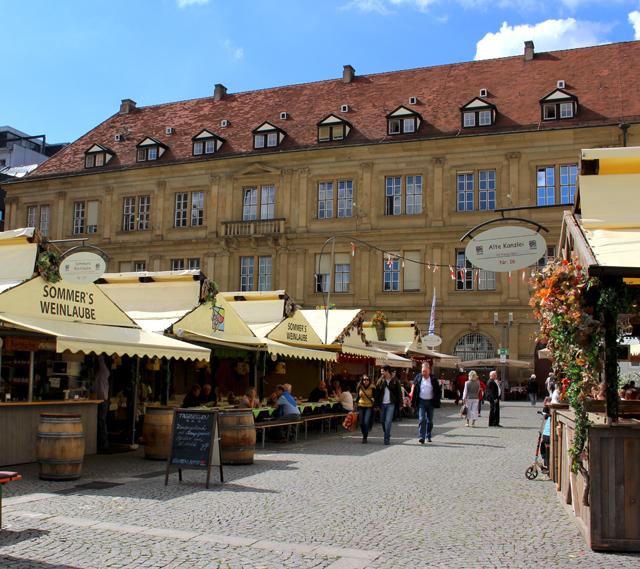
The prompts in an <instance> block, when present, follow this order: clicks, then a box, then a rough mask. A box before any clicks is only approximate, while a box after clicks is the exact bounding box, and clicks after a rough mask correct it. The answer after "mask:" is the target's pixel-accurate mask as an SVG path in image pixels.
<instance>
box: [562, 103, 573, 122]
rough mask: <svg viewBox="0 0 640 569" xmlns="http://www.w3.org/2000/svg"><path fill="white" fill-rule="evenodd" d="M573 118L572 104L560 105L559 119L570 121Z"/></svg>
mask: <svg viewBox="0 0 640 569" xmlns="http://www.w3.org/2000/svg"><path fill="white" fill-rule="evenodd" d="M572 116H573V103H560V118H561V119H570V118H571V117H572Z"/></svg>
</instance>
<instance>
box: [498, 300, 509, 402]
mask: <svg viewBox="0 0 640 569" xmlns="http://www.w3.org/2000/svg"><path fill="white" fill-rule="evenodd" d="M493 325H494V326H500V327H501V328H502V343H501V345H502V348H503V349H504V348H505V343H506V337H507V328H510V327H511V326H513V312H509V323H508V324H500V323H499V322H498V313H497V312H494V313H493ZM505 360H506V356H505ZM500 367H501V368H502V369H501V371H500V381H501V382H502V389H501V390H500V391H501V393H502V397H501V399H502V401H504V400H505V389H504V381H505V378H504V372H505V367H506V361H504V362H502V363H501V364H500Z"/></svg>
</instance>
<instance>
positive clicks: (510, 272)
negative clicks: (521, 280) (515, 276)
mask: <svg viewBox="0 0 640 569" xmlns="http://www.w3.org/2000/svg"><path fill="white" fill-rule="evenodd" d="M509 282H511V271H509Z"/></svg>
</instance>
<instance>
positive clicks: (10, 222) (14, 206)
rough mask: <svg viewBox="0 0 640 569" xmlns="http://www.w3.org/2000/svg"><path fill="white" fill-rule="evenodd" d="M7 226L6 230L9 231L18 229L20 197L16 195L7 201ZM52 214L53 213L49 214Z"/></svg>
mask: <svg viewBox="0 0 640 569" xmlns="http://www.w3.org/2000/svg"><path fill="white" fill-rule="evenodd" d="M4 203H5V212H4V213H5V227H4V230H5V231H8V230H9V229H18V226H17V219H18V212H17V210H18V198H17V197H15V196H11V197H10V198H6V199H5V201H4ZM49 215H51V214H49Z"/></svg>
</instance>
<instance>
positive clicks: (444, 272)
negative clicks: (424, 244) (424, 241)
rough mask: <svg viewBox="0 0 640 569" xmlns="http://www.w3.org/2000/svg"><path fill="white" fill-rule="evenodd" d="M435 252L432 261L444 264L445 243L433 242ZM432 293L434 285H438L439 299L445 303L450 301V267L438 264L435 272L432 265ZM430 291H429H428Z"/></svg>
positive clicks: (437, 293) (436, 263)
mask: <svg viewBox="0 0 640 569" xmlns="http://www.w3.org/2000/svg"><path fill="white" fill-rule="evenodd" d="M431 246H432V247H433V252H432V255H431V262H432V263H434V264H435V265H442V263H443V261H442V249H443V248H444V243H442V242H437V243H432V244H431ZM431 271H432V272H431V275H432V277H431V283H432V284H431V291H430V292H431V294H433V287H434V286H435V287H436V295H437V297H438V299H439V300H441V301H442V302H443V303H444V302H445V301H446V302H447V303H448V302H449V289H448V286H447V285H448V279H450V278H451V276H450V274H449V267H441V266H438V270H437V271H436V272H435V273H434V272H433V266H432V267H431ZM428 292H429V291H428Z"/></svg>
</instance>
